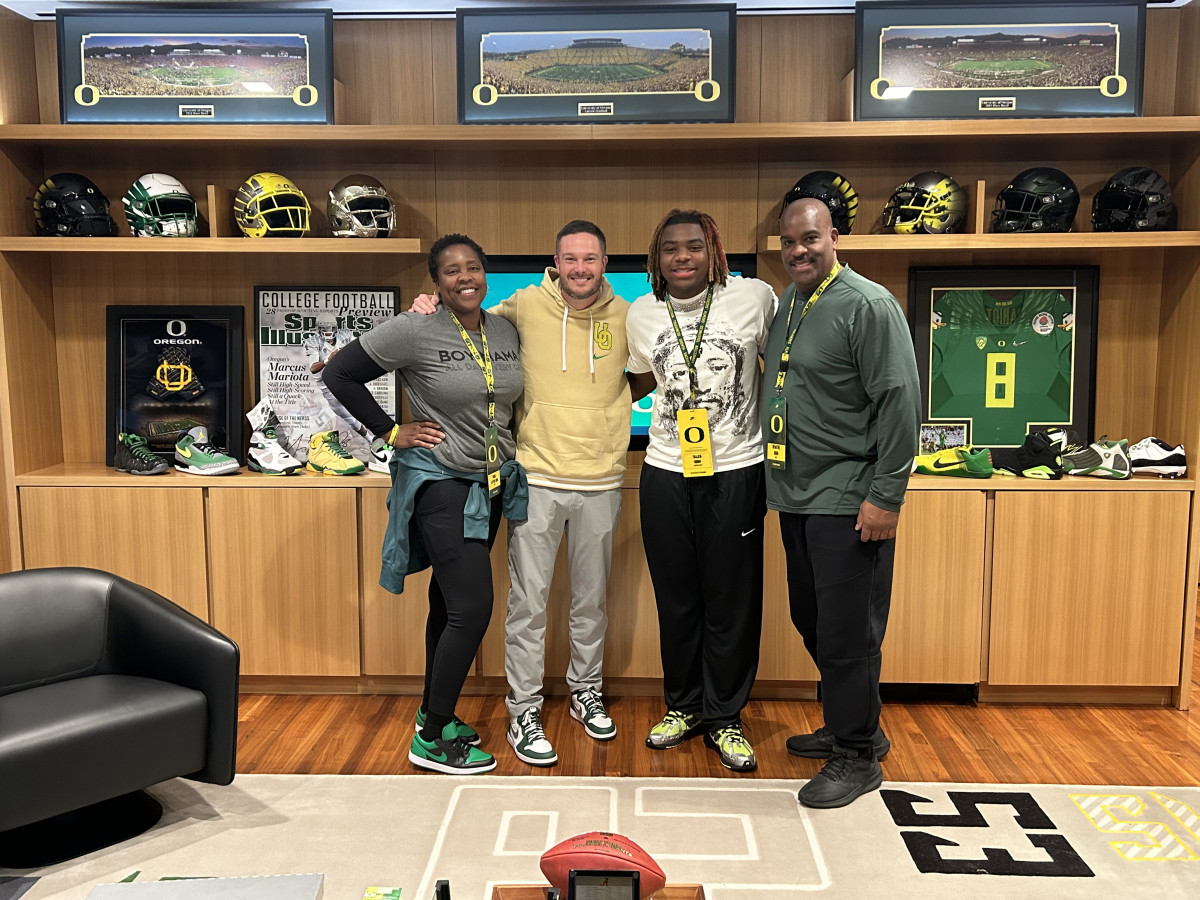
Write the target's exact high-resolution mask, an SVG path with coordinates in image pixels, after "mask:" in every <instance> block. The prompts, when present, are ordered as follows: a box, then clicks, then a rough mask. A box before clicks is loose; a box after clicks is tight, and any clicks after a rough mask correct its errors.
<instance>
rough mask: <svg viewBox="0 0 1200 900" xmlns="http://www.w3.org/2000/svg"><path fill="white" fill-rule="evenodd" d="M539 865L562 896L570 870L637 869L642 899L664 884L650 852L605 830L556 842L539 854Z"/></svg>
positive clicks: (660, 871)
mask: <svg viewBox="0 0 1200 900" xmlns="http://www.w3.org/2000/svg"><path fill="white" fill-rule="evenodd" d="M541 867H542V874H543V875H545V876H546V880H547V881H549V882H550V884H552V885H553V886H554V887H556V888H558V889H559V890H560V891H562V895H563V896H564V897H565V896H567V881H568V879H569V877H570V874H571V870H572V869H592V870H596V869H631V870H636V871H637V872H638V873H639V874H640V876H641V877H640V880H639V883H640V884H641V896H642V898H643V900H644V898H646V897H649V896H651V895H653V894H654V893H655V892H656V891H661V890H662V888H663V885H665V884H666V883H667V876H666V875H664V874H663V870H662V869H660V868H659V867H658V863H656V862H655V861H654V860H653V858H651V856H650V854H649V853H647V852H646V851H645V850H643V849H642V848H641V847H639V846H638V845H637V844H635V843H634V842H633V841H631V840H630V839H629V838H627V837H625V836H624V835H620V834H612V833H611V832H608V831H589V832H588V833H587V834H577V835H575V837H570V838H567V839H566V840H565V841H562V842H560V843H558V844H555V845H554V846H553V847H551V848H550V849H549V850H547V851H546V852H545V853H543V854H542V860H541Z"/></svg>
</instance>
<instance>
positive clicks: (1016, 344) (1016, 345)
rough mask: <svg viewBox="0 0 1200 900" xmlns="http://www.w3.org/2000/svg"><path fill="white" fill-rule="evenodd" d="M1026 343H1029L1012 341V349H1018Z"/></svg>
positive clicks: (1026, 342)
mask: <svg viewBox="0 0 1200 900" xmlns="http://www.w3.org/2000/svg"><path fill="white" fill-rule="evenodd" d="M1028 343H1029V341H1013V342H1012V345H1013V346H1014V347H1020V346H1021V345H1022V344H1028Z"/></svg>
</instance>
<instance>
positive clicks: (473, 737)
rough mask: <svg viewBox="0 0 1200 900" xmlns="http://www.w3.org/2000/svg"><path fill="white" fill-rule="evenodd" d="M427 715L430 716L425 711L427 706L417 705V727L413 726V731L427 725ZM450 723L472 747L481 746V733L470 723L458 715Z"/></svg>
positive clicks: (460, 737)
mask: <svg viewBox="0 0 1200 900" xmlns="http://www.w3.org/2000/svg"><path fill="white" fill-rule="evenodd" d="M427 717H428V716H427V714H426V712H425V707H423V706H418V707H417V721H416V725H415V727H414V728H413V731H420V730H421V729H422V728H424V727H425V719H426V718H427ZM450 724H451V725H453V726H454V730H455V731H456V732H458V737H459V739H460V740H464V741H466V742H467V743H468V744H470V745H471V746H472V747H478V746H479V744H480V740H479V733H478V732H477V731H476V730H475V729H474V728H472V727H471V726H470V725H468V724H467V723H466V722H464V721H463V720H462V719H460V718H459V717H458V716H455V717H454V718H453V719H451V720H450Z"/></svg>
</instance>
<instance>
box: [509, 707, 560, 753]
mask: <svg viewBox="0 0 1200 900" xmlns="http://www.w3.org/2000/svg"><path fill="white" fill-rule="evenodd" d="M508 744H509V746H510V747H512V748H513V753H515V754H517V759H519V760H520V761H521V762H523V763H529V765H531V766H543V767H544V766H552V765H554V764H555V763H557V762H558V754H557V753H555V752H554V745H553V744H551V743H550V741H549V739H548V738H547V737H546V732H545V731H543V730H542V714H541V713H540V712H538V710H537V708H536V707H533V706H531V707H529V708H528V709H527V710H525V712H523V713H521V714H520V715H519V716H517V717H516V718H515V719H512V720H511V721H510V722H509V723H508Z"/></svg>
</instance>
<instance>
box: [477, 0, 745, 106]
mask: <svg viewBox="0 0 1200 900" xmlns="http://www.w3.org/2000/svg"><path fill="white" fill-rule="evenodd" d="M735 28H736V5H735V4H733V3H709V4H703V5H696V6H669V7H665V6H638V7H621V8H619V9H614V8H611V7H610V8H607V9H606V8H602V7H594V8H590V7H579V8H575V7H562V8H549V9H543V8H540V7H539V8H537V9H473V10H460V11H459V12H458V121H459V122H460V123H462V124H465V125H473V124H494V123H501V122H504V123H522V122H526V123H529V122H532V123H544V122H575V123H596V122H732V121H733V101H734V88H733V75H734V71H735V66H734V48H735V44H736V42H735V40H734V34H735Z"/></svg>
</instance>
